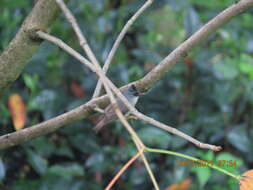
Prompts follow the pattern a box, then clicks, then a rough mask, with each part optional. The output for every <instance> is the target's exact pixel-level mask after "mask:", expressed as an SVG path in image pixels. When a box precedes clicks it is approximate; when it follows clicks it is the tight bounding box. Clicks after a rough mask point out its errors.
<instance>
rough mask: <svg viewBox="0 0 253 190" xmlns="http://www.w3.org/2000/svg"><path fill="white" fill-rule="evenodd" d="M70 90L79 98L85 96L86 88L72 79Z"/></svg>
mask: <svg viewBox="0 0 253 190" xmlns="http://www.w3.org/2000/svg"><path fill="white" fill-rule="evenodd" d="M70 92H71V93H72V94H73V95H74V96H75V97H78V98H83V97H84V96H85V92H84V89H83V88H82V87H81V86H80V84H79V83H78V82H76V81H72V82H71V84H70Z"/></svg>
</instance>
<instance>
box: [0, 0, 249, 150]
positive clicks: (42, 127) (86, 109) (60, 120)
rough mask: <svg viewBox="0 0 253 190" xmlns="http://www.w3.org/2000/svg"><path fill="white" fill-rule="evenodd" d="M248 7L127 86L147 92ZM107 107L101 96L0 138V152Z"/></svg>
mask: <svg viewBox="0 0 253 190" xmlns="http://www.w3.org/2000/svg"><path fill="white" fill-rule="evenodd" d="M252 7H253V0H241V1H240V2H238V3H237V4H234V5H232V6H230V7H229V8H227V9H226V10H224V11H223V12H222V13H220V14H219V15H218V16H217V17H215V18H213V19H212V20H211V21H210V22H209V23H207V24H206V25H204V26H203V27H202V28H201V29H200V30H199V31H198V32H197V33H196V34H194V35H193V36H192V37H191V38H189V39H188V40H187V41H185V42H184V43H183V44H181V45H180V46H179V47H178V48H177V49H175V50H174V51H173V52H172V55H169V56H167V57H166V58H165V59H164V60H163V61H162V62H161V63H159V65H158V66H157V67H155V68H154V69H153V70H152V71H151V72H150V73H148V74H147V75H146V76H145V77H144V78H142V79H140V80H138V81H136V82H135V83H131V84H135V85H136V86H137V88H138V90H147V89H149V88H151V87H152V86H153V85H154V84H155V83H156V82H157V81H158V80H160V79H161V78H162V77H163V76H164V75H165V73H166V72H168V71H169V69H170V68H171V67H172V66H173V65H174V64H175V62H176V61H178V60H179V58H181V57H182V56H183V55H184V54H185V53H186V52H187V51H189V50H190V49H191V48H192V47H194V46H196V45H197V44H198V43H199V42H200V41H202V40H203V39H204V38H206V37H208V36H209V35H210V34H212V33H213V32H214V31H215V30H217V28H219V27H220V26H222V25H223V24H224V23H225V22H227V21H229V20H230V19H231V18H232V17H234V16H236V15H238V14H240V13H242V12H243V11H246V10H247V9H249V8H252ZM198 38H199V39H198ZM190 39H191V40H190ZM0 66H1V64H0ZM131 84H128V85H126V86H124V87H122V88H121V89H124V88H127V87H128V86H129V85H131ZM107 104H108V97H107V96H102V97H100V98H96V99H93V100H91V101H89V102H88V103H86V104H84V105H82V106H79V107H78V108H75V109H73V110H71V111H69V112H66V113H64V114H62V115H59V116H57V117H55V118H52V119H50V120H48V121H45V122H43V123H40V124H37V125H34V126H31V127H29V128H26V129H23V130H20V131H17V132H13V133H10V134H6V135H3V136H1V137H0V149H3V148H7V147H10V146H13V145H17V144H20V143H22V142H24V141H27V140H30V139H32V138H35V137H38V136H42V135H45V134H48V133H50V132H53V131H55V130H57V129H58V128H60V127H63V126H64V125H67V124H69V123H72V122H74V121H77V120H80V119H83V118H85V117H87V116H89V115H90V114H92V113H93V112H92V109H93V106H94V107H95V106H99V107H104V106H105V105H107ZM172 133H173V132H172Z"/></svg>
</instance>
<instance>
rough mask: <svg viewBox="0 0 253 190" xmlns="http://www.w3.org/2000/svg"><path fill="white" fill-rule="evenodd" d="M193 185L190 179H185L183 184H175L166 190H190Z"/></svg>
mask: <svg viewBox="0 0 253 190" xmlns="http://www.w3.org/2000/svg"><path fill="white" fill-rule="evenodd" d="M190 184H191V180H190V179H185V180H183V181H182V182H181V183H178V184H173V185H171V186H169V187H167V188H166V190H188V189H189V187H190Z"/></svg>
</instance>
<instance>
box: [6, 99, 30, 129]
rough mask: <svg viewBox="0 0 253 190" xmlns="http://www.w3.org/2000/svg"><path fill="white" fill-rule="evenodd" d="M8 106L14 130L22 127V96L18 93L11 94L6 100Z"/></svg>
mask: <svg viewBox="0 0 253 190" xmlns="http://www.w3.org/2000/svg"><path fill="white" fill-rule="evenodd" d="M8 107H9V111H10V112H11V116H12V123H13V125H14V127H15V129H16V131H17V130H20V129H23V127H24V126H25V120H26V109H25V104H24V102H23V100H22V98H21V97H20V96H19V95H18V94H12V95H11V96H10V97H9V100H8Z"/></svg>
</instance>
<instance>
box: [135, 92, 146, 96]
mask: <svg viewBox="0 0 253 190" xmlns="http://www.w3.org/2000/svg"><path fill="white" fill-rule="evenodd" d="M144 95H145V93H144V92H139V93H138V94H137V96H144Z"/></svg>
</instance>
